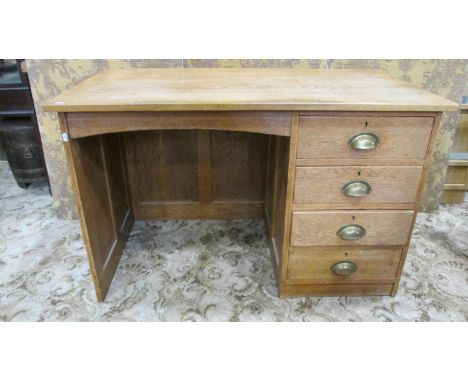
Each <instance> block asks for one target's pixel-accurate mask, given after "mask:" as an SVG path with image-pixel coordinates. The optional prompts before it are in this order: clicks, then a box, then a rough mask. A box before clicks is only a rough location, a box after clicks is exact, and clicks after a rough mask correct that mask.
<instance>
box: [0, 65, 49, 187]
mask: <svg viewBox="0 0 468 382" xmlns="http://www.w3.org/2000/svg"><path fill="white" fill-rule="evenodd" d="M0 141H1V144H2V148H3V151H4V153H5V155H6V159H7V160H8V163H9V165H10V168H11V171H12V172H13V175H14V176H15V179H16V182H17V183H18V186H20V187H22V188H26V187H28V185H29V184H31V183H38V182H47V181H48V176H47V170H46V166H45V161H44V154H43V151H42V143H41V137H40V134H39V128H38V125H37V119H36V112H35V110H34V103H33V99H32V95H31V89H30V87H29V79H28V75H27V72H26V70H25V65H24V60H0Z"/></svg>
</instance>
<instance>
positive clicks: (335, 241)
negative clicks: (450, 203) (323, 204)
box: [291, 210, 414, 246]
mask: <svg viewBox="0 0 468 382" xmlns="http://www.w3.org/2000/svg"><path fill="white" fill-rule="evenodd" d="M413 216H414V211H409V210H408V211H406V210H402V211H386V210H385V211H383V210H382V211H377V210H366V211H353V210H351V211H312V212H302V211H295V212H293V218H292V229H291V245H292V246H329V245H332V246H335V245H337V246H359V245H388V246H393V245H396V246H402V245H404V244H406V242H407V241H408V235H409V233H410V228H411V224H412V220H413ZM348 224H358V225H361V226H362V227H364V228H365V229H366V231H367V233H366V235H365V236H364V237H362V238H361V239H358V240H342V239H341V238H339V237H338V236H337V234H336V233H337V231H338V230H339V229H340V228H341V227H343V226H345V225H348Z"/></svg>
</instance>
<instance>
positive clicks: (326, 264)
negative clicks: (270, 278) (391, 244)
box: [287, 247, 401, 283]
mask: <svg viewBox="0 0 468 382" xmlns="http://www.w3.org/2000/svg"><path fill="white" fill-rule="evenodd" d="M400 257H401V248H398V249H382V248H365V249H355V248H352V247H350V248H342V247H313V248H309V247H291V248H290V249H289V263H288V275H287V278H288V280H292V281H298V282H303V283H317V282H331V283H337V282H362V281H364V280H365V281H371V282H372V281H375V282H379V281H381V280H383V279H386V280H393V279H395V278H396V276H397V271H398V264H399V263H400ZM334 267H335V268H334ZM334 272H336V273H337V274H335V273H334Z"/></svg>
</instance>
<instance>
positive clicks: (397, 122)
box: [297, 116, 434, 159]
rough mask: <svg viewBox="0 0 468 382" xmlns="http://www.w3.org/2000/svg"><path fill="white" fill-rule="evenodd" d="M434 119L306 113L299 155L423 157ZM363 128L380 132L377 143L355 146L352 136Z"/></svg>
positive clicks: (328, 156) (309, 157)
mask: <svg viewBox="0 0 468 382" xmlns="http://www.w3.org/2000/svg"><path fill="white" fill-rule="evenodd" d="M433 122H434V119H433V118H432V117H384V116H382V117H375V116H374V117H366V116H355V117H353V116H351V117H349V116H342V117H340V116H303V117H301V118H300V124H299V137H298V148H297V158H299V159H424V158H425V156H426V151H427V147H428V144H429V138H430V135H431V130H432V125H433ZM364 132H367V133H372V134H374V135H375V136H377V138H378V140H379V143H378V145H377V147H376V148H374V149H368V150H359V149H357V148H356V149H352V148H351V145H350V144H349V143H348V142H349V141H350V139H351V138H352V137H355V136H356V135H358V134H360V133H364Z"/></svg>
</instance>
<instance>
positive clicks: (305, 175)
mask: <svg viewBox="0 0 468 382" xmlns="http://www.w3.org/2000/svg"><path fill="white" fill-rule="evenodd" d="M422 170H423V168H422V166H334V167H328V166H324V167H297V168H296V180H295V186H294V203H317V204H320V203H325V204H366V203H414V202H415V201H416V196H417V193H418V186H419V180H420V177H421V174H422ZM345 186H348V187H347V188H346V187H345ZM367 192H368V193H367ZM366 193H367V194H366ZM353 194H354V195H356V196H351V195H353ZM359 195H362V196H359Z"/></svg>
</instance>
